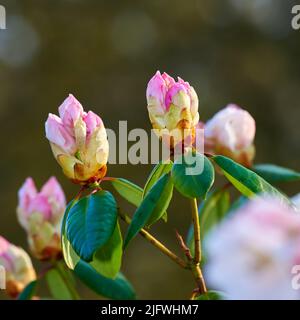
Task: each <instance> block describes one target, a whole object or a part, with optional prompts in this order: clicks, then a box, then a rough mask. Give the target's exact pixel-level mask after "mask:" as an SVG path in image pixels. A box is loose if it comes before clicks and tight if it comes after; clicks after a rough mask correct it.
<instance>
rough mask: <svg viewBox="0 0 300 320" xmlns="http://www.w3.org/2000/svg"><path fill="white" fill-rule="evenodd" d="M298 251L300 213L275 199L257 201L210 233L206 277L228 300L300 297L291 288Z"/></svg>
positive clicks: (299, 251) (299, 258)
mask: <svg viewBox="0 0 300 320" xmlns="http://www.w3.org/2000/svg"><path fill="white" fill-rule="evenodd" d="M299 248H300V216H299V214H297V213H296V212H295V211H294V210H293V209H291V208H289V207H287V206H285V205H283V204H282V203H281V202H280V201H279V200H277V199H276V198H268V197H263V198H256V199H254V200H251V201H250V202H249V203H248V204H246V205H245V206H243V207H242V208H240V209H238V210H237V212H235V213H234V214H233V215H232V216H231V218H229V219H227V220H226V221H224V222H223V223H222V224H221V225H219V226H218V227H217V228H216V229H215V230H214V231H212V233H211V234H210V235H208V238H207V239H206V249H207V253H208V264H207V266H206V279H207V281H208V283H209V284H210V286H211V287H212V288H215V289H218V290H221V291H223V292H225V293H226V294H227V298H229V299H288V300H289V299H299V291H297V290H296V288H293V285H292V277H293V274H292V270H293V268H294V266H296V265H299V264H300V250H299ZM220 270H221V271H220Z"/></svg>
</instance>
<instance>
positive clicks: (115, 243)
mask: <svg viewBox="0 0 300 320" xmlns="http://www.w3.org/2000/svg"><path fill="white" fill-rule="evenodd" d="M122 246H123V240H122V234H121V230H120V226H119V223H117V225H116V228H115V231H114V233H113V234H112V236H111V237H110V239H109V240H108V241H107V243H105V245H104V246H103V247H101V248H100V249H99V250H98V251H96V253H95V255H94V257H93V261H92V262H91V263H90V265H91V266H92V267H93V268H94V269H95V270H96V271H98V272H99V273H101V274H102V275H103V276H105V277H107V278H115V277H116V276H117V274H118V272H119V271H120V268H121V262H122V253H123V250H122Z"/></svg>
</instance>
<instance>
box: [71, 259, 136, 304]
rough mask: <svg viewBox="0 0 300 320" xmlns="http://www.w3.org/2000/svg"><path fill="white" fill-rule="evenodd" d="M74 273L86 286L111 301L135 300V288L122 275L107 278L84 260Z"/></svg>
mask: <svg viewBox="0 0 300 320" xmlns="http://www.w3.org/2000/svg"><path fill="white" fill-rule="evenodd" d="M74 272H75V274H76V275H77V276H78V278H79V279H80V280H81V281H82V282H83V283H84V284H85V285H87V286H88V287H89V288H90V289H92V290H94V291H95V292H96V293H98V294H99V295H102V296H104V297H106V298H110V299H119V300H131V299H135V292H134V289H133V287H132V286H131V284H130V283H129V282H128V280H127V279H126V278H125V277H124V276H123V275H122V274H121V273H119V274H118V275H117V277H116V279H110V278H106V277H104V276H102V275H101V274H99V273H97V271H96V270H95V269H93V268H92V266H90V265H89V264H88V263H86V262H85V261H82V260H80V261H79V263H78V264H77V265H76V267H75V270H74Z"/></svg>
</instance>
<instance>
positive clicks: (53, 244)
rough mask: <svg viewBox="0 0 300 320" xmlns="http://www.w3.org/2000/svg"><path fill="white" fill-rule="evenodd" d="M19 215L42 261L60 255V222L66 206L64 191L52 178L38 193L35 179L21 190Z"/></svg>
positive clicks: (31, 244)
mask: <svg viewBox="0 0 300 320" xmlns="http://www.w3.org/2000/svg"><path fill="white" fill-rule="evenodd" d="M18 196H19V204H18V208H17V215H18V219H19V222H20V224H21V225H22V227H23V228H24V229H25V230H26V232H27V236H28V242H29V246H30V249H31V251H32V252H33V254H34V255H35V256H36V257H37V258H38V259H41V260H46V259H50V258H55V257H58V256H60V254H61V248H60V223H61V219H62V217H63V214H64V211H65V208H66V199H65V195H64V192H63V190H62V188H61V186H60V184H59V183H58V181H57V180H56V178H55V177H51V178H50V179H49V180H48V181H47V182H46V183H45V184H44V186H43V187H42V189H41V191H40V192H38V191H37V189H36V187H35V184H34V181H33V179H32V178H27V179H26V181H25V183H24V184H23V186H22V187H21V189H20V190H19V194H18Z"/></svg>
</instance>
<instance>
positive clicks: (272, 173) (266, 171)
mask: <svg viewBox="0 0 300 320" xmlns="http://www.w3.org/2000/svg"><path fill="white" fill-rule="evenodd" d="M253 171H254V172H256V173H257V174H258V175H259V176H261V177H262V178H264V179H265V180H266V181H268V182H270V183H275V182H289V181H297V180H300V173H299V172H296V171H294V170H291V169H288V168H283V167H280V166H277V165H274V164H257V165H255V166H254V167H253Z"/></svg>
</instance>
